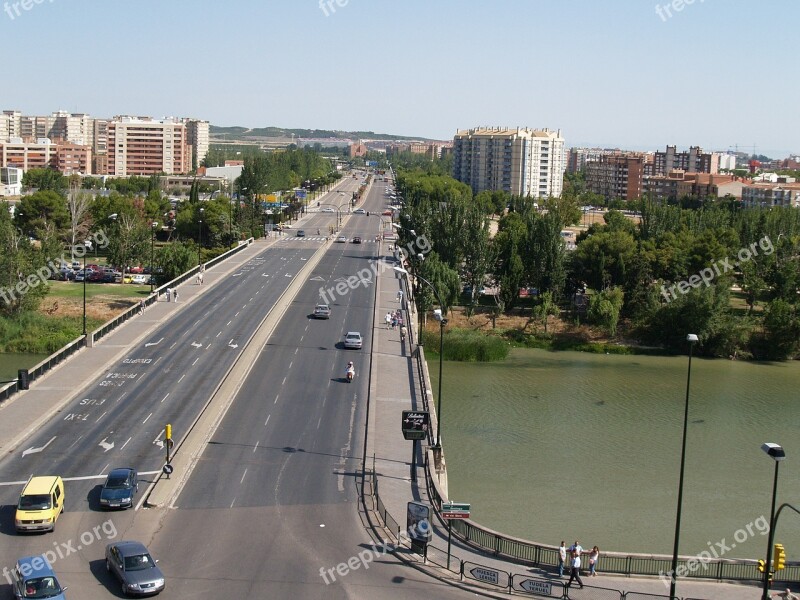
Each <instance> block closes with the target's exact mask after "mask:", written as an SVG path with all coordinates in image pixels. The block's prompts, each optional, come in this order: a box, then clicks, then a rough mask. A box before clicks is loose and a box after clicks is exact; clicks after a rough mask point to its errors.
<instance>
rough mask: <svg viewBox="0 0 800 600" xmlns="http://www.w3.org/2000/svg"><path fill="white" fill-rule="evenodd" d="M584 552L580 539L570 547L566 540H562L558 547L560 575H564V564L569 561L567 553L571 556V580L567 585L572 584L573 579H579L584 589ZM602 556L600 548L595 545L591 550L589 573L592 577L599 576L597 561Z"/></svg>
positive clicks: (579, 583)
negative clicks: (582, 577) (582, 559)
mask: <svg viewBox="0 0 800 600" xmlns="http://www.w3.org/2000/svg"><path fill="white" fill-rule="evenodd" d="M583 553H584V549H583V546H581V544H580V542H579V541H578V540H575V543H574V544H573V545H572V546H570V547H569V548H567V547H566V544H565V542H563V541H562V542H561V546H559V548H558V576H559V577H563V576H564V565H565V564H566V561H567V554H569V556H570V571H569V581H567V587H570V586H571V585H572V582H573V581H577V582H578V585H580V586H581V589H583V580H582V579H581V555H582V554H583ZM599 558H600V549H599V548H598V547H597V546H594V547H593V548H592V550H591V551H590V552H589V575H590V576H591V577H596V576H597V561H598V559H599Z"/></svg>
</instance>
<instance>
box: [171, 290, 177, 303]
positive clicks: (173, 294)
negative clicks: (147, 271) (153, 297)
mask: <svg viewBox="0 0 800 600" xmlns="http://www.w3.org/2000/svg"><path fill="white" fill-rule="evenodd" d="M172 297H173V298H174V299H175V302H177V301H178V290H177V288H176V289H174V290H172Z"/></svg>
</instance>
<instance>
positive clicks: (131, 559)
mask: <svg viewBox="0 0 800 600" xmlns="http://www.w3.org/2000/svg"><path fill="white" fill-rule="evenodd" d="M155 565H156V563H155V561H153V559H152V558H150V555H149V554H136V555H134V556H126V557H125V570H126V571H144V570H145V569H152V568H153V567H154V566H155Z"/></svg>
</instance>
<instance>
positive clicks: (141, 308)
mask: <svg viewBox="0 0 800 600" xmlns="http://www.w3.org/2000/svg"><path fill="white" fill-rule="evenodd" d="M143 313H144V300H139V314H140V315H141V314H143Z"/></svg>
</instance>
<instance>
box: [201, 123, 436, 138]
mask: <svg viewBox="0 0 800 600" xmlns="http://www.w3.org/2000/svg"><path fill="white" fill-rule="evenodd" d="M209 131H210V134H211V135H212V136H214V137H216V138H221V137H224V138H227V139H231V140H236V139H253V138H290V137H292V134H294V137H296V138H316V139H326V138H330V139H351V140H420V141H428V139H427V138H422V137H408V136H403V135H392V134H389V133H375V132H374V131H333V130H329V129H284V128H282V127H257V128H255V129H248V128H247V127H218V126H216V125H211V126H210V128H209Z"/></svg>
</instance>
